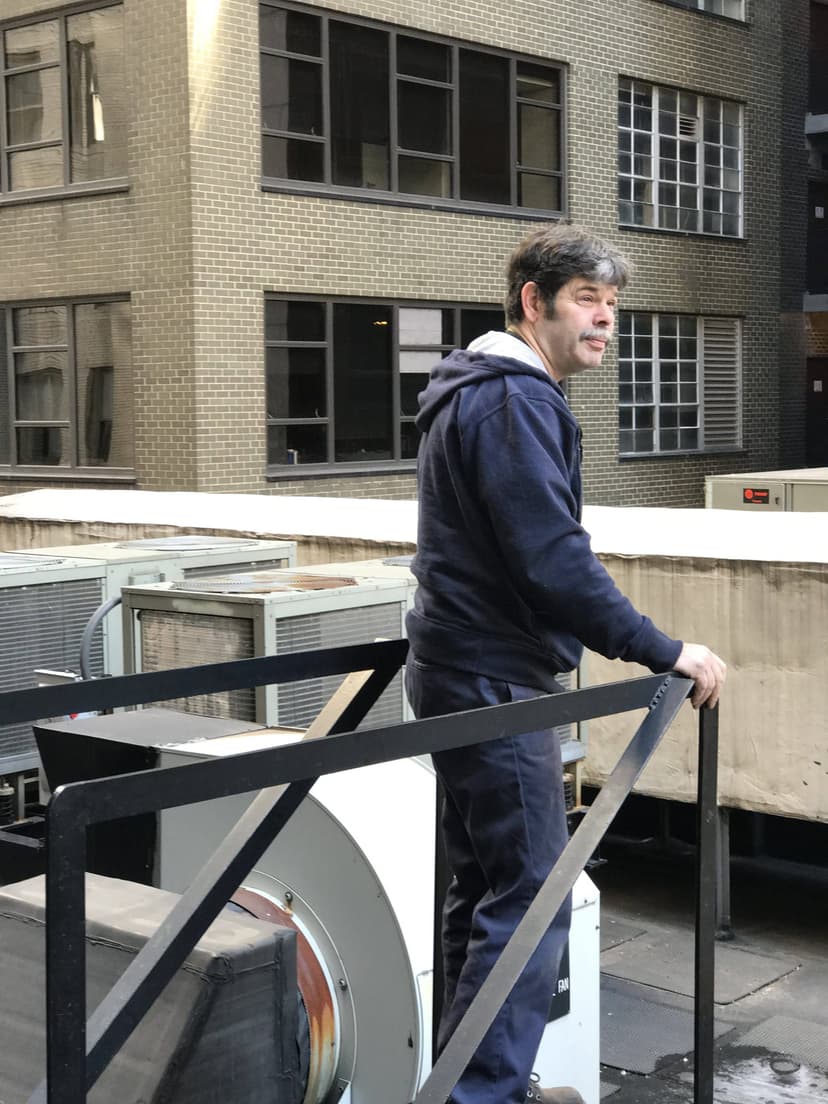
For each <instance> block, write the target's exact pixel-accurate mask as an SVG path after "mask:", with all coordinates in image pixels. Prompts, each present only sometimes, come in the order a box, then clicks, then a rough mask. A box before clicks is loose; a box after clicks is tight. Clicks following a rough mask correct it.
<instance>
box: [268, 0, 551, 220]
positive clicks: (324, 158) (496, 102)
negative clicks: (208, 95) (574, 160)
mask: <svg viewBox="0 0 828 1104" xmlns="http://www.w3.org/2000/svg"><path fill="white" fill-rule="evenodd" d="M260 45H261V100H262V175H263V177H264V178H265V179H266V180H267V181H268V182H271V183H272V182H274V181H280V180H281V181H285V180H289V181H292V182H294V184H293V188H294V190H295V187H296V185H297V184H299V185H304V187H305V188H306V189H310V190H313V188H312V187H311V186H312V185H316V186H317V189H318V188H319V186H323V187H324V188H325V189H326V190H327V191H331V190H339V191H340V192H342V193H343V194H350V195H354V194H356V195H359V194H364V192H366V191H371V192H372V193H373V195H372V198H376V197H378V196H379V195H382V194H385V195H388V194H392V193H393V194H400V195H406V196H408V197H409V199H410V200H411V201H416V199H415V197H427V198H428V200H429V205H430V206H433V205H435V203H436V204H437V205H438V206H439V205H443V206H458V205H468V204H485V205H486V206H487V207H488V208H492V207H494V208H509V209H513V208H515V207H520V208H526V209H527V210H532V211H542V212H544V213H546V214H548V213H550V212H560V211H561V210H562V209H563V94H564V87H563V84H564V82H563V71H562V69H561V68H560V67H559V66H555V65H549V64H546V63H541V62H539V61H532V60H529V59H524V58H518V57H514V56H512V55H509V54H504V53H500V52H497V51H494V50H484V49H480V48H472V47H470V46H466V45H465V44H459V43H457V42H451V41H448V40H441V39H437V38H432V37H430V36H423V35H420V34H417V35H413V34H411V33H409V32H403V31H401V30H396V29H392V28H389V27H388V26H386V25H384V24H380V23H369V22H367V21H365V20H359V21H357V20H354V19H349V18H347V17H345V16H339V15H336V16H334V15H330V14H328V13H324V12H323V13H319V12H318V11H317V10H315V9H314V10H313V11H311V10H306V9H303V8H299V7H293V6H290V7H287V6H284V5H281V4H280V5H278V6H277V5H275V4H271V3H263V4H262V5H261V7H260Z"/></svg>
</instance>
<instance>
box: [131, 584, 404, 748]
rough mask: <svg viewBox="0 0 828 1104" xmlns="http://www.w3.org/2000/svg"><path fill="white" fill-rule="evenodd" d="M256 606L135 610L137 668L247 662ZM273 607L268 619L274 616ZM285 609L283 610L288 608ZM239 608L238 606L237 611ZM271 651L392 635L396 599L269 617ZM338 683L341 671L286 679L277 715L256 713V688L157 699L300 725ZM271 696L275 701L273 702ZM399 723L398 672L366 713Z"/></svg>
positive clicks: (397, 618)
mask: <svg viewBox="0 0 828 1104" xmlns="http://www.w3.org/2000/svg"><path fill="white" fill-rule="evenodd" d="M259 608H260V607H258V606H256V605H254V606H252V607H251V606H249V605H248V606H247V607H246V609H247V610H248V611H249V612H250V613H251V615H253V616H251V617H218V616H215V615H213V614H209V613H204V614H201V613H193V612H178V611H174V610H169V611H167V610H150V609H143V610H141V611H140V613H139V615H138V617H139V626H140V640H141V665H140V666H141V670H142V671H163V670H170V669H172V668H176V667H187V666H191V665H196V664H202V663H220V662H225V661H228V660H231V659H248V658H251V657H252V656H254V655H255V654H256V648H255V639H254V631H255V621H254V619H253V617H254V616H256V614H257V613H258V610H259ZM274 608H277V607H274V606H271V607H270V611H271V612H270V613H269V616H270V617H271V618H273V610H274ZM287 608H289V606H288V607H286V609H287ZM243 609H245V607H243V606H240V607H239V610H240V612H241V611H242V610H243ZM275 628H276V632H275V639H276V649H275V654H276V655H288V654H291V653H295V652H303V651H308V650H310V649H317V648H335V647H336V648H338V647H343V646H345V645H348V644H364V643H370V642H371V641H373V640H376V639H377V638H385V639H392V640H394V639H397V637H399V635H400V632H401V603H400V602H390V603H381V604H378V605H373V606H351V607H349V608H346V609H341V610H322V611H320V612H319V613H305V614H301V615H298V616H295V617H276V618H275ZM341 681H342V679H341V676H339V675H332V676H330V677H328V678H319V679H307V680H304V681H302V682H294V683H286V684H284V685H282V686H280V687H279V688H278V690H277V691H276V693H275V700H276V701H277V703H278V704H277V706H276V710H275V713H271V711H270V710H266V715H265V716H259V717H258V718H257V716H256V704H255V691H254V690H231V691H222V692H219V693H216V694H210V695H202V696H200V697H197V698H189V699H175V700H173V701H167V702H162V703H159V704H161V705H162V706H164V707H166V708H170V709H179V710H182V711H184V712H187V713H199V714H201V715H202V716H207V717H234V718H237V719H239V720H244V721H255V720H259V721H260V722H261V723H262V724H268V725H287V726H291V727H297V728H304V727H306V726H307V725H308V724H309V723H310V722H311V721H312V720H313V718H314V717H315V716H316V715H317V713H319V711H320V710H321V708H322V706H323V705H324V704H325V702H326V701H327V700H328V698H329V697H330V696H331V694H332V693H333V692H334V690H335V689H336V687H337V686H338V685H339V683H340V682H341ZM271 700H273V699H271ZM402 720H403V688H402V675H401V674H397V675H395V676H394V679H393V681H392V682H391V684H390V686H389V687H388V689H387V690H386V691H385V692H384V693H383V694H382V696H381V697H380V699H379V701H378V702H377V704H376V705H375V706H374V708H373V709H372V710H371V712H370V713H369V714H368V717H367V718H366V721H365V723H366V724H370V725H380V724H394V723H396V722H398V721H402Z"/></svg>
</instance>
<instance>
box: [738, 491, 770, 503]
mask: <svg viewBox="0 0 828 1104" xmlns="http://www.w3.org/2000/svg"><path fill="white" fill-rule="evenodd" d="M742 502H746V503H747V505H748V506H767V505H768V503H769V502H770V491H769V490H768V488H767V487H744V488H743V489H742Z"/></svg>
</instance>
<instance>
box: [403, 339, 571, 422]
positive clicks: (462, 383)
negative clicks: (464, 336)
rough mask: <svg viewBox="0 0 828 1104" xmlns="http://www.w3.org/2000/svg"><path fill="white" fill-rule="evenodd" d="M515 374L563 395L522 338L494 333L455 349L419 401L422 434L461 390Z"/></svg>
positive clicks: (434, 370)
mask: <svg viewBox="0 0 828 1104" xmlns="http://www.w3.org/2000/svg"><path fill="white" fill-rule="evenodd" d="M515 375H525V376H535V377H537V378H539V379H541V380H543V381H544V382H545V383H547V384H549V386H550V387H552V388H554V389H555V390H556V391H557V392H558V393H559V394H560V395H561V396H563V391H562V390H561V388H560V387H559V385H558V384H557V383H556V382H555V381H554V380H553V379H552V377H551V376H550V375H549V373H548V372H547V371H546V369H545V368H544V367H543V364H542V362H541V359H540V357H539V356H538V355H537V353H535V352H533V351H532V350H531V349H530V348H529V346H528V345H527V344H526V343H525V342H523V341H521V340H520V338H517V337H513V336H512V335H511V334H508V333H501V332H499V331H495V330H492V331H490V332H489V333H485V334H483V335H482V336H481V337H478V338H475V340H474V341H472V343H471V344H470V345H469V347H468V349H455V350H454V352H452V353H449V355H448V356H447V357H446V358H445V359H444V360H441V361H440V363H439V364H438V365H437V366H436V367H435V368H434V369H433V371H432V373H431V377H430V379H429V381H428V385H427V386H426V389H425V391H422V392H421V393H420V395H419V398H418V401H419V404H420V412H419V414H418V415H417V418H416V421H415V424H416V426H417V428H418V429H419V430H420V431H421V432H424V431H425V430H427V429H428V427H429V426H430V425H431V423H432V421H433V420H434V416H435V414H436V413H437V411H438V410H439V409H440V408H441V407H442V406H443V405H444V404H445V403H447V402H448V401H449V400H450V399H451V398H452V397H453V396H454V395H455V394H456V393H457V391H459V390H460V389H461V388H463V387H468V386H469V385H470V384H476V383H480V382H482V381H483V380H486V379H494V378H496V377H497V376H515Z"/></svg>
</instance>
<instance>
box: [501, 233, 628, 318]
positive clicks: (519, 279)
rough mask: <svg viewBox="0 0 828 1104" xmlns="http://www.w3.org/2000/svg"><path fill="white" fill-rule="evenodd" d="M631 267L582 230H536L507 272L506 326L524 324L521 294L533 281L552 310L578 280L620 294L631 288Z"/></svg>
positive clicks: (614, 250) (616, 253) (608, 246)
mask: <svg viewBox="0 0 828 1104" xmlns="http://www.w3.org/2000/svg"><path fill="white" fill-rule="evenodd" d="M629 274H630V265H629V263H628V262H627V261H626V260H625V258H624V257H623V256H622V255H621V253H619V251H618V250H617V249H615V247H614V246H612V245H610V244H609V242H606V241H604V240H603V239H602V238H597V237H595V235H594V234H591V233H590V232H589V231H588V230H586V229H584V228H583V227H581V226H572V225H569V224H566V223H556V224H554V225H552V226H545V227H544V228H543V229H542V230H536V231H535V232H534V233H532V234H530V235H529V236H528V237H527V238H524V240H523V241H522V242H521V243H520V245H519V246H518V247H517V249H516V250H515V251H514V253H513V254H512V256H511V257H510V258H509V264H508V267H507V269H506V278H507V286H508V291H507V293H506V304H505V306H506V322H507V324H508V323H511V322H520V321H522V319H523V306H522V304H521V301H520V293H521V290H522V288H523V285H524V284H527V283H529V281H530V280H531V281H532V282H533V283H535V284H537V285H538V289H539V290H540V293H541V295H542V297H543V300H544V302H545V303H546V309H547V312H549V311H550V310H551V309H552V304H553V301H554V299H555V296H556V295H557V294H558V292H559V291H560V289H561V288H562V287H563V286H564V284H566V283H568V282H569V281H570V280H572V279H573V278H574V277H576V276H582V277H585V278H586V279H588V280H595V281H596V283H600V284H610V285H611V286H613V287H617V288H618V289H619V291H620V290H621V289H622V288H624V287H625V286H626V284H627V280H628V278H629Z"/></svg>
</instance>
